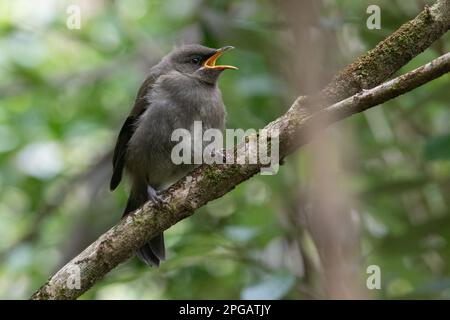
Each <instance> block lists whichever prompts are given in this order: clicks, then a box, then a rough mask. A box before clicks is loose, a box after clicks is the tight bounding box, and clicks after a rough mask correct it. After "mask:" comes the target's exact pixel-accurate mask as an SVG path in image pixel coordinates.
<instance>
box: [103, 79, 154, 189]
mask: <svg viewBox="0 0 450 320" xmlns="http://www.w3.org/2000/svg"><path fill="white" fill-rule="evenodd" d="M154 83H155V78H154V77H148V78H147V79H146V80H145V81H144V83H143V84H142V85H141V87H140V89H139V92H138V94H137V97H136V100H135V102H134V107H133V109H132V110H131V112H130V115H129V116H128V117H127V119H126V120H125V122H124V124H123V125H122V128H121V129H120V133H119V137H118V138H117V142H116V147H115V148H114V155H113V174H112V177H111V182H110V184H109V187H110V189H111V190H114V189H115V188H117V186H118V185H119V183H120V180H122V172H123V168H124V166H125V157H126V154H127V146H128V141H129V140H130V139H131V137H132V136H133V133H134V130H135V124H136V121H137V120H138V119H139V117H140V116H141V115H142V114H143V113H144V111H145V110H146V109H147V108H148V106H149V103H148V101H147V99H146V95H147V94H148V92H149V90H151V88H152V86H153V84H154Z"/></svg>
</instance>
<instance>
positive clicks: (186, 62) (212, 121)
mask: <svg viewBox="0 0 450 320" xmlns="http://www.w3.org/2000/svg"><path fill="white" fill-rule="evenodd" d="M231 49H234V47H232V46H225V47H222V48H219V49H215V48H209V47H206V46H203V45H199V44H189V45H182V46H179V47H175V48H174V49H173V50H172V51H171V52H170V53H169V54H167V55H166V56H164V57H163V58H162V59H161V61H160V62H159V63H157V64H156V65H154V66H153V67H151V68H150V70H149V72H148V75H147V77H146V78H145V80H144V82H143V83H142V85H141V87H140V88H139V90H138V93H137V96H136V98H135V102H134V106H133V108H132V110H131V112H130V114H129V115H128V117H127V118H126V120H125V122H124V123H123V125H122V127H121V129H120V132H119V135H118V138H117V142H116V145H115V148H114V153H113V161H112V162H113V163H112V164H113V171H112V177H111V181H110V189H111V191H113V190H114V189H116V188H117V186H118V185H119V183H120V182H121V180H122V175H123V172H126V174H127V176H128V177H129V178H130V184H131V188H130V193H129V197H128V201H127V204H126V207H125V210H124V212H123V216H122V217H125V216H127V215H128V214H130V213H132V212H133V211H135V210H137V209H138V208H140V207H141V206H142V205H143V204H144V203H146V202H147V201H149V200H150V201H153V202H154V203H155V204H156V205H163V204H164V201H163V200H162V198H161V197H160V195H159V194H160V192H161V191H162V190H164V188H167V187H168V186H170V184H171V183H173V182H175V181H177V180H178V179H179V178H181V177H183V176H184V175H186V174H187V173H189V171H191V170H192V169H193V168H195V166H196V165H193V164H185V163H182V164H174V163H173V161H172V160H171V151H172V148H173V147H174V145H175V143H176V142H174V141H172V140H171V135H172V132H173V131H174V130H176V129H186V130H190V131H192V130H193V129H192V128H193V124H194V121H202V126H203V129H208V128H214V129H219V130H221V131H222V132H223V131H224V130H225V118H226V110H225V105H224V102H223V99H222V94H221V91H220V89H219V87H218V80H219V77H220V75H221V74H222V72H223V71H224V70H227V69H234V70H236V69H238V68H237V67H235V66H231V65H217V64H216V62H217V59H218V58H219V57H220V56H221V55H222V54H223V53H224V52H226V51H228V50H231ZM136 255H137V256H138V257H139V258H140V259H141V260H142V261H144V262H145V263H146V264H147V265H149V266H153V267H159V265H160V262H161V261H162V260H165V258H166V252H165V244H164V235H163V233H160V234H158V235H157V236H155V237H153V238H151V239H149V240H148V241H147V242H146V243H145V245H144V246H142V247H141V248H139V249H138V250H137V252H136Z"/></svg>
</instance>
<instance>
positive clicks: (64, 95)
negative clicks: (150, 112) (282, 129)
mask: <svg viewBox="0 0 450 320" xmlns="http://www.w3.org/2000/svg"><path fill="white" fill-rule="evenodd" d="M73 3H78V4H80V6H81V9H82V25H81V29H80V30H69V29H68V28H67V27H66V19H67V16H68V14H67V13H66V9H67V6H68V5H70V4H73ZM323 3H324V5H323V6H322V10H321V21H320V26H321V28H322V29H323V30H327V31H328V32H332V33H333V34H335V35H336V39H337V42H338V44H340V45H339V46H338V49H339V50H336V51H335V52H333V58H334V60H335V61H334V62H333V63H334V64H335V70H338V69H339V68H340V67H342V66H344V65H345V64H346V63H349V62H351V61H352V60H353V59H354V58H355V57H356V56H357V55H359V54H361V53H363V52H365V51H366V50H368V49H370V48H372V47H374V46H375V45H376V43H378V42H379V41H380V40H382V39H384V38H385V37H386V36H387V35H389V34H390V33H392V32H393V31H394V30H396V29H397V28H398V27H399V26H400V25H401V24H402V23H404V22H406V21H407V20H409V19H411V18H412V17H414V16H415V15H416V14H417V13H418V12H419V11H420V10H421V5H422V4H421V1H413V0H408V1H388V0H385V1H348V0H340V1H323ZM428 3H430V2H428ZM369 4H379V5H380V7H381V9H382V29H381V30H368V29H367V28H366V24H365V22H366V19H367V16H368V15H367V14H366V8H367V6H368V5H369ZM278 19H279V16H278V15H277V14H276V13H275V9H274V8H273V6H272V4H271V3H270V2H269V1H256V0H249V1H237V0H234V1H222V0H214V1H201V0H188V1H175V0H168V1H162V0H150V1H144V0H132V1H106V0H104V1H100V0H96V1H78V2H76V1H75V2H72V1H51V0H46V1H33V2H30V1H7V0H1V1H0V72H1V73H0V74H1V76H0V261H1V262H0V297H1V298H6V299H16V298H18V299H25V298H27V297H29V295H30V294H31V293H32V292H33V291H34V290H35V289H37V288H38V287H39V286H40V285H42V284H43V283H44V282H45V280H46V279H47V278H48V277H49V276H50V275H51V274H52V273H53V272H54V271H56V270H57V269H58V267H60V266H62V265H63V264H64V263H65V262H67V261H68V260H69V259H70V258H71V257H73V256H74V255H75V254H77V253H78V252H80V251H81V250H82V249H83V248H84V247H85V246H86V245H87V244H89V243H90V242H91V241H93V240H95V239H96V238H97V237H98V236H99V235H100V234H101V233H103V232H104V231H106V230H107V229H108V228H109V227H111V226H112V225H114V223H115V222H116V221H117V220H118V219H119V218H120V215H121V210H122V207H123V206H124V204H125V201H126V196H127V195H126V190H127V188H126V187H123V186H122V187H121V188H120V189H119V190H118V191H116V192H114V193H110V192H109V191H108V189H107V185H108V183H107V180H108V179H109V175H110V170H111V168H110V163H109V157H108V156H107V155H108V152H109V151H110V150H111V148H112V146H113V143H114V141H115V137H116V134H117V132H118V130H119V128H120V125H121V121H123V119H124V118H125V117H126V115H127V114H128V111H129V109H130V108H131V105H132V102H133V99H134V96H135V94H136V91H137V88H138V87H139V85H140V83H141V82H142V80H143V79H144V77H145V72H146V70H147V69H148V68H149V66H151V65H152V64H153V63H155V62H156V61H158V59H159V58H160V57H161V56H162V55H164V54H166V53H167V52H168V51H170V50H171V48H172V47H173V45H174V44H175V43H179V42H180V41H182V40H181V39H185V40H186V39H187V41H195V42H201V43H203V44H205V45H208V46H211V47H221V46H224V45H233V46H235V47H236V48H237V50H235V51H234V52H231V53H230V54H227V55H226V56H224V57H223V61H224V62H226V63H229V64H234V65H237V66H239V68H240V70H239V71H238V72H226V74H225V75H224V76H223V77H222V79H221V83H220V86H221V89H222V92H223V95H224V100H225V103H226V105H227V106H228V127H230V128H261V127H263V126H264V125H265V124H267V123H268V122H270V121H271V120H273V119H275V118H276V117H277V116H279V115H281V114H282V113H283V112H284V111H285V110H286V109H287V107H288V106H289V104H290V102H292V101H293V98H294V97H295V96H296V95H299V94H302V88H297V90H295V92H291V91H290V90H287V89H286V88H287V87H288V84H287V83H286V80H285V78H284V77H283V76H282V74H281V73H280V72H279V70H277V64H276V61H277V60H279V59H283V54H282V52H283V50H282V40H281V39H282V38H281V37H280V34H281V33H283V32H286V30H283V27H282V26H280V25H279V24H278V23H277V22H278ZM319 31H320V30H319ZM319 34H320V33H319ZM349 43H350V44H352V46H350V48H349V47H346V44H347V45H348V44H349ZM449 48H450V43H449V36H448V35H446V36H445V37H444V38H442V39H441V40H440V41H439V42H438V43H436V44H435V45H434V46H433V47H432V48H430V49H429V50H427V51H426V52H425V53H423V54H421V55H420V56H418V57H417V58H415V59H414V60H413V61H412V62H411V63H409V64H408V65H407V66H406V67H405V68H404V69H403V70H402V72H404V71H407V70H411V69H413V68H415V67H417V66H419V65H422V64H424V63H426V62H428V61H430V60H431V59H433V58H435V57H437V56H439V55H441V54H443V53H445V52H448V50H449ZM335 70H332V72H331V74H332V73H333V72H334V71H335ZM449 103H450V91H449V77H448V76H444V77H442V78H441V79H438V80H436V81H433V82H432V83H429V84H427V85H426V86H424V87H421V88H419V89H417V90H415V91H414V92H410V93H408V94H406V95H404V96H402V97H400V98H398V99H396V100H393V101H390V102H388V103H386V104H385V105H383V106H380V107H377V108H376V109H374V110H370V111H368V112H367V113H366V114H360V115H356V116H353V117H351V118H349V119H346V120H345V121H343V122H342V123H341V124H339V125H337V126H335V127H334V128H333V129H330V130H332V131H339V130H341V131H345V132H347V133H348V132H350V134H351V135H352V140H351V142H350V143H352V144H353V145H352V153H353V159H352V160H351V161H350V162H349V163H346V167H345V173H346V178H345V179H346V181H345V182H346V183H345V187H346V188H347V189H348V190H349V192H351V193H352V195H353V196H354V198H356V199H357V203H356V204H355V207H354V209H353V210H354V211H355V214H356V215H357V217H358V221H359V223H360V247H361V262H360V275H361V283H362V284H363V285H364V284H365V280H364V279H365V277H366V275H365V270H366V267H367V266H368V265H370V264H376V265H379V266H380V268H381V270H382V289H381V290H378V291H376V292H370V293H369V295H371V296H373V297H375V298H450V250H449V241H450V209H449V208H450V197H449V193H450V181H449V177H450V124H449V123H450V108H449ZM345 143H346V141H342V145H345ZM306 149H307V148H306ZM105 155H106V156H105ZM307 173H308V161H307V160H306V159H305V158H304V157H303V155H302V152H300V153H299V154H297V155H295V156H293V157H291V158H289V159H288V160H287V162H286V164H285V165H284V166H282V167H281V170H280V172H279V173H278V174H277V175H275V176H257V177H255V178H254V179H251V180H250V181H248V182H246V183H244V184H242V185H240V186H238V187H237V188H236V189H235V190H234V191H233V192H231V193H229V194H227V195H226V196H224V197H223V198H221V199H218V200H216V201H214V202H212V203H210V204H208V206H206V207H205V208H202V209H201V210H200V211H199V212H198V213H197V214H195V215H194V216H193V217H192V218H190V219H188V220H186V221H183V222H181V223H179V224H177V225H176V226H174V227H173V228H172V229H170V231H168V232H167V236H166V237H167V243H166V244H167V247H168V250H169V259H168V260H167V261H166V262H165V263H163V265H162V266H161V268H159V269H151V270H150V269H148V268H147V267H145V266H143V264H142V263H140V262H139V261H138V260H137V259H135V258H133V259H132V260H130V261H128V262H126V263H124V264H122V265H120V266H119V267H118V268H116V269H115V270H114V271H113V272H111V273H110V274H108V275H107V276H106V277H105V279H103V280H102V281H100V282H99V283H98V284H96V285H95V286H94V287H93V288H92V289H91V290H90V291H88V292H87V293H86V294H84V295H83V296H82V298H84V299H122V298H129V299H153V298H159V299H183V298H186V299H190V298H199V299H212V298H222V299H227V298H266V299H278V298H286V299H289V298H291V299H298V298H309V297H311V295H312V292H313V291H319V292H320V288H319V287H320V284H319V283H318V281H316V280H315V279H316V278H317V275H318V274H319V271H318V270H315V269H314V268H313V269H312V273H313V275H312V276H311V274H308V275H307V274H306V273H305V268H304V265H303V263H302V261H305V259H306V257H307V256H309V257H311V259H312V260H314V257H315V256H317V253H316V252H315V251H316V250H315V247H314V243H313V241H312V240H311V237H310V236H309V235H308V230H307V229H306V228H301V227H299V229H300V230H293V228H292V226H291V224H290V222H289V215H290V214H291V212H292V210H295V209H293V208H295V206H298V203H297V202H298V201H297V194H301V193H302V192H304V190H305V188H307V186H306V185H305V183H304V181H305V178H306V177H307ZM301 205H306V204H301ZM294 229H295V228H294ZM294 238H297V239H298V242H299V243H300V244H302V248H303V251H302V253H301V254H300V253H299V252H298V250H295V248H297V247H295V246H293V247H292V243H293V240H292V239H294ZM294 242H295V241H294ZM307 277H309V279H306V278H307ZM311 277H312V280H311ZM311 287H312V288H311ZM319 296H320V295H319Z"/></svg>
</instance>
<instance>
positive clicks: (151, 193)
mask: <svg viewBox="0 0 450 320" xmlns="http://www.w3.org/2000/svg"><path fill="white" fill-rule="evenodd" d="M147 194H148V199H149V200H150V201H152V202H153V203H154V204H155V206H156V207H158V208H162V207H163V206H164V205H166V204H167V201H166V200H164V199H163V198H162V197H161V195H160V192H159V191H156V190H155V189H153V188H152V187H151V186H148V187H147Z"/></svg>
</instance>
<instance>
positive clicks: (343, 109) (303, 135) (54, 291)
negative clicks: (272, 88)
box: [32, 0, 450, 299]
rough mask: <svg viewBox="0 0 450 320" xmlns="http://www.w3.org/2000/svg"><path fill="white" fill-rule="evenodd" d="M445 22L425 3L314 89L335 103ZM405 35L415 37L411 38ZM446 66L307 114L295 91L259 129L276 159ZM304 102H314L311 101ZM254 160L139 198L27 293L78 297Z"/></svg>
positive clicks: (382, 74)
mask: <svg viewBox="0 0 450 320" xmlns="http://www.w3.org/2000/svg"><path fill="white" fill-rule="evenodd" d="M449 26H450V0H441V1H437V2H436V4H435V5H433V7H431V8H426V9H425V10H424V11H423V12H422V13H421V14H419V15H418V16H417V17H416V18H415V19H414V20H412V21H410V22H408V23H406V24H405V25H404V26H402V27H401V28H400V29H399V30H397V31H396V32H395V33H394V34H393V35H391V36H390V37H388V38H387V39H386V40H384V41H383V42H382V43H380V44H379V45H378V46H377V47H376V48H375V49H373V50H371V51H369V52H368V53H367V54H365V55H363V56H362V57H360V58H359V59H358V60H357V61H356V62H355V63H353V64H351V65H350V66H348V67H347V68H345V69H344V70H343V71H342V72H341V73H339V75H338V76H337V77H335V79H334V80H333V81H332V82H331V83H330V85H329V86H327V88H326V89H324V90H323V91H322V96H325V97H326V101H332V102H336V101H338V100H342V99H343V98H346V97H348V96H350V95H352V94H355V93H357V92H359V91H360V89H361V88H371V87H374V86H375V85H377V84H379V83H381V82H382V81H384V80H386V79H387V78H388V77H389V76H390V75H392V74H393V73H394V72H395V71H396V70H398V69H399V68H400V67H402V66H403V65H404V64H405V63H406V62H407V61H409V60H410V59H411V58H412V57H413V56H415V55H417V54H418V53H420V52H421V51H423V50H424V49H425V48H426V47H428V46H430V45H431V44H432V43H433V42H434V41H435V40H436V39H438V38H439V37H440V36H441V35H442V34H444V33H445V32H446V31H447V30H448V29H449ZM424 29H427V30H426V31H425V30H424ZM415 34H420V35H421V37H423V38H420V39H417V38H416V36H415ZM405 39H415V42H413V41H406V40H405ZM390 57H391V58H390ZM380 63H381V64H382V63H385V64H386V66H385V67H381V66H382V65H380ZM449 70H450V54H446V55H444V56H442V57H440V58H438V59H436V60H434V61H433V62H431V63H429V64H427V65H425V66H423V67H421V68H418V69H416V70H414V71H412V72H409V73H407V74H405V75H403V76H401V77H398V78H396V79H394V80H391V81H389V82H387V83H384V84H382V85H381V86H378V87H376V88H374V89H371V90H365V91H363V92H361V93H359V94H355V95H354V96H353V97H350V98H348V99H345V100H343V101H341V102H338V103H335V104H333V105H331V106H329V107H327V108H323V109H322V108H321V109H319V110H318V111H317V112H315V113H311V112H306V113H305V110H306V106H310V105H315V106H316V105H317V106H321V105H320V104H319V105H318V104H317V101H319V100H320V99H319V100H317V97H315V98H314V99H310V98H306V97H300V98H299V99H297V100H296V102H295V103H294V104H293V105H292V106H291V108H290V109H289V111H288V112H287V113H286V114H285V115H283V116H282V117H280V118H278V119H277V120H275V121H274V122H272V123H270V124H269V125H268V126H267V127H266V128H267V129H268V130H269V131H270V132H273V130H274V129H277V130H279V133H280V135H279V141H280V149H279V150H280V158H284V157H285V156H287V155H288V154H290V153H292V152H293V151H294V150H296V148H298V147H299V146H301V145H303V144H305V143H307V142H309V141H310V140H311V138H312V136H311V134H310V133H311V132H314V131H317V129H318V128H321V129H323V128H324V127H325V126H327V125H329V124H331V123H333V122H336V121H338V120H340V119H343V118H345V117H348V116H350V115H351V114H354V113H357V112H361V111H363V110H366V109H368V108H370V107H373V106H375V105H377V104H380V103H382V102H384V101H387V100H389V99H392V98H394V97H396V96H398V95H401V94H403V93H405V92H408V91H410V90H413V89H414V88H416V87H418V86H420V85H422V84H424V83H426V82H428V81H430V80H432V79H435V78H437V77H439V76H440V75H442V74H444V73H446V72H449ZM367 71H369V72H367ZM346 79H352V80H351V81H346ZM311 101H314V102H315V103H313V104H311ZM322 102H323V100H322ZM299 137H300V139H299ZM250 138H251V137H250ZM269 143H270V142H269ZM244 149H245V143H241V144H240V145H238V146H237V148H236V149H235V150H234V152H238V151H239V150H244ZM261 167H262V165H261V164H245V165H239V164H224V165H202V166H200V167H198V168H197V169H196V170H194V171H193V172H192V173H191V174H189V175H188V176H186V177H185V178H183V179H182V180H180V181H178V182H177V183H176V184H174V185H173V186H172V187H170V188H169V189H168V190H167V191H165V192H164V193H163V194H162V197H163V198H164V199H165V200H166V201H167V202H168V203H169V205H168V206H166V207H165V208H156V207H154V206H153V204H152V203H147V204H145V205H144V206H143V207H142V208H141V209H139V210H137V211H136V212H134V213H133V214H130V215H128V216H127V217H125V218H124V219H122V220H121V221H120V222H119V223H118V224H117V225H116V226H114V227H113V228H111V229H110V230H108V231H107V232H106V233H104V234H103V235H102V236H100V238H99V239H98V240H96V241H95V242H94V243H92V244H91V245H90V246H89V247H88V248H87V249H85V250H84V251H83V252H82V253H80V254H79V255H78V256H77V257H75V258H74V259H73V260H72V261H70V262H69V263H68V264H67V265H66V266H64V267H63V268H62V269H61V270H59V271H58V272H57V273H56V274H55V275H54V276H53V277H51V278H50V279H49V280H48V281H47V283H46V284H44V285H43V286H42V287H41V288H40V289H39V290H38V291H36V293H35V294H34V295H33V296H32V299H75V298H77V297H79V296H80V295H81V294H83V293H84V292H85V291H87V290H88V289H89V288H90V287H91V286H92V285H93V284H94V283H95V282H96V281H98V280H99V279H101V278H102V277H103V276H104V275H105V274H106V273H108V272H109V271H110V270H112V269H113V268H114V267H116V266H117V265H118V264H119V263H121V262H123V261H125V260H126V259H128V258H130V257H131V256H132V255H133V254H134V252H135V250H136V249H137V248H139V247H140V246H142V245H143V244H144V243H145V242H146V240H147V239H149V238H151V237H153V236H155V235H156V234H158V233H159V232H161V231H163V230H166V229H168V228H170V226H172V225H174V224H175V223H177V222H178V221H180V220H182V219H184V218H186V217H189V216H190V215H192V214H193V213H194V211H195V210H196V209H198V208H199V207H201V206H203V205H205V204H206V203H207V202H209V201H211V200H214V199H216V198H219V197H221V196H222V195H224V194H225V193H227V192H229V191H230V190H232V189H233V188H234V187H235V186H236V185H238V184H239V183H241V182H243V181H245V180H247V179H249V178H250V177H252V176H253V175H255V174H256V173H257V172H258V171H259V170H260V168H261ZM78 274H79V275H80V277H81V278H80V280H81V282H80V288H78V289H77V288H73V289H71V288H72V287H73V286H71V285H70V281H72V279H73V276H74V275H78ZM68 284H69V285H68Z"/></svg>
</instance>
